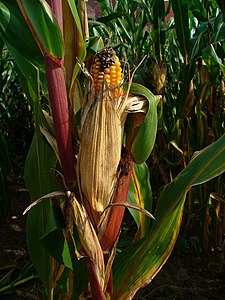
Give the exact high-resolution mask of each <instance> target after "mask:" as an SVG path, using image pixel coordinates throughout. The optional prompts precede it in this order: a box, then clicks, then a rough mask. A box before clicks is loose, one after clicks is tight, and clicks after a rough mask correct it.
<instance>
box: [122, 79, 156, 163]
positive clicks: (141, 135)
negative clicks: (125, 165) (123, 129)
mask: <svg viewBox="0 0 225 300" xmlns="http://www.w3.org/2000/svg"><path fill="white" fill-rule="evenodd" d="M125 88H126V87H125ZM130 93H131V94H134V95H140V96H144V97H145V98H146V99H147V100H148V105H149V106H148V111H147V114H146V116H145V119H144V122H143V123H142V125H141V126H140V128H139V130H138V133H137V135H136V137H135V139H134V141H133V144H132V147H131V153H132V155H133V157H134V160H135V162H136V163H142V162H144V161H145V160H146V159H147V158H148V157H149V155H150V153H151V151H152V149H153V147H154V144H155V138H156V132H157V101H158V100H157V97H155V96H154V95H153V94H152V93H151V92H150V91H149V90H148V89H147V88H146V87H144V86H142V85H141V84H138V83H132V85H131V89H130ZM131 126H132V125H129V127H131ZM134 126H135V125H134ZM129 130H132V129H131V128H129Z"/></svg>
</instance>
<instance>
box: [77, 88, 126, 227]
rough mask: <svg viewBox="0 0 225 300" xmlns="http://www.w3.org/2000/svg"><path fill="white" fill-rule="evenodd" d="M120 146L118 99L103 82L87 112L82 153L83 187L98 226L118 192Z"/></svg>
mask: <svg viewBox="0 0 225 300" xmlns="http://www.w3.org/2000/svg"><path fill="white" fill-rule="evenodd" d="M121 148H122V127H121V122H120V119H119V117H118V114H117V110H116V103H115V99H114V97H113V95H112V93H111V92H110V91H109V90H107V89H105V84H104V83H103V85H102V87H101V93H98V95H97V96H96V97H95V100H94V101H93V105H92V106H91V107H90V109H89V111H88V113H87V114H86V118H85V121H84V124H83V127H82V129H81V145H80V153H79V173H80V174H79V176H80V185H81V190H82V193H83V194H84V201H85V200H86V201H87V202H88V203H87V202H86V203H87V206H88V207H89V208H90V211H91V215H92V218H93V220H94V223H95V224H96V225H97V224H98V222H99V219H100V216H101V213H102V212H103V210H104V209H105V207H106V206H107V205H108V204H109V203H110V202H111V199H112V197H113V193H114V191H115V187H116V182H117V169H118V166H119V162H120V155H121Z"/></svg>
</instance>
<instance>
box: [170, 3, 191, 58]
mask: <svg viewBox="0 0 225 300" xmlns="http://www.w3.org/2000/svg"><path fill="white" fill-rule="evenodd" d="M172 7H173V12H174V20H175V28H176V33H177V39H178V42H179V45H180V51H181V53H182V54H183V55H184V56H185V55H186V54H187V53H188V51H189V42H190V28H189V18H188V1H187V0H172Z"/></svg>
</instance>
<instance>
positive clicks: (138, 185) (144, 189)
mask: <svg viewBox="0 0 225 300" xmlns="http://www.w3.org/2000/svg"><path fill="white" fill-rule="evenodd" d="M149 176H150V174H149V169H148V166H147V165H146V163H143V164H140V165H136V164H135V165H134V169H133V172H132V176H131V182H130V188H129V192H128V202H129V203H132V204H136V205H138V206H139V207H141V208H144V209H146V210H148V211H149V212H151V209H152V190H151V185H150V182H149ZM129 211H130V213H131V215H132V216H133V218H134V220H135V222H136V224H137V227H138V231H137V233H136V236H135V239H136V240H138V239H141V238H143V237H144V236H145V235H146V234H147V233H148V231H149V226H150V219H149V217H146V216H145V215H144V214H143V213H141V212H139V211H137V210H135V209H129Z"/></svg>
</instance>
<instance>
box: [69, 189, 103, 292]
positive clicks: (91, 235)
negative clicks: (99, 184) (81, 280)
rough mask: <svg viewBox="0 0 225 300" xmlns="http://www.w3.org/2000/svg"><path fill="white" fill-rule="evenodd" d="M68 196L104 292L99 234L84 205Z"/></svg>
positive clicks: (85, 246) (80, 234) (82, 240)
mask: <svg viewBox="0 0 225 300" xmlns="http://www.w3.org/2000/svg"><path fill="white" fill-rule="evenodd" d="M67 195H68V198H69V201H70V203H71V206H72V209H73V217H74V222H75V224H76V228H77V232H78V235H79V239H80V242H81V245H82V247H83V248H84V251H85V252H86V254H87V256H88V257H89V259H90V260H91V261H92V262H93V263H94V266H95V271H96V275H97V277H98V280H99V283H100V285H101V287H102V290H103V289H104V277H105V263H104V257H103V252H102V249H101V246H100V243H99V240H98V237H97V234H96V232H95V230H94V227H93V225H92V223H91V221H90V219H89V217H88V214H87V211H86V209H85V207H84V206H83V204H80V203H79V202H78V201H77V199H76V198H75V195H74V194H73V193H71V192H67Z"/></svg>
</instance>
